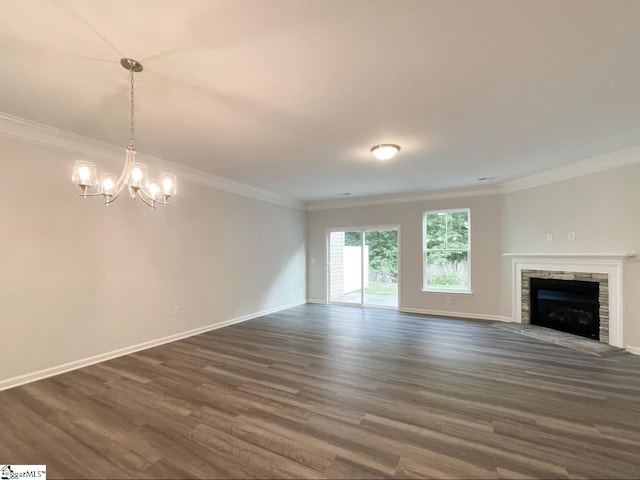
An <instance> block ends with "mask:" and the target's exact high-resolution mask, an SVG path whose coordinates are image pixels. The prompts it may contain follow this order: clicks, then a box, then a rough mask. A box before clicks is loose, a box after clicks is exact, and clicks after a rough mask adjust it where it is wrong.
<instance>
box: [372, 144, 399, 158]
mask: <svg viewBox="0 0 640 480" xmlns="http://www.w3.org/2000/svg"><path fill="white" fill-rule="evenodd" d="M399 151H400V147H399V146H398V145H394V144H392V143H382V144H380V145H376V146H375V147H372V148H371V153H373V156H374V157H376V158H377V159H378V160H383V161H384V160H391V159H392V158H393V157H395V156H396V154H397V153H398V152H399Z"/></svg>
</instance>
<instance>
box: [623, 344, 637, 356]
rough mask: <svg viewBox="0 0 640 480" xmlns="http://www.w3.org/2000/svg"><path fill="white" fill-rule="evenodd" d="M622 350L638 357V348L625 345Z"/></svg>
mask: <svg viewBox="0 0 640 480" xmlns="http://www.w3.org/2000/svg"><path fill="white" fill-rule="evenodd" d="M624 349H625V350H626V351H627V352H629V353H633V354H634V355H640V347H632V346H631V345H627V346H626V347H624Z"/></svg>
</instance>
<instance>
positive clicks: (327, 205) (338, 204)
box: [307, 186, 501, 211]
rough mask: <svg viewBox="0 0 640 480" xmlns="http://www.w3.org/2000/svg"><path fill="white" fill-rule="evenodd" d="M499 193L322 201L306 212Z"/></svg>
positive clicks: (462, 190) (477, 190) (460, 190)
mask: <svg viewBox="0 0 640 480" xmlns="http://www.w3.org/2000/svg"><path fill="white" fill-rule="evenodd" d="M499 193H501V189H500V188H499V187H498V186H491V187H484V188H457V189H449V190H435V191H431V192H415V193H401V194H397V195H378V196H375V197H362V198H349V199H340V200H324V201H317V202H309V203H308V204H307V210H310V211H314V210H331V209H334V208H352V207H368V206H371V205H388V204H390V203H409V202H419V201H424V200H436V199H440V198H459V197H478V196H482V195H496V194H499Z"/></svg>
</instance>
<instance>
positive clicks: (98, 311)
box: [0, 136, 306, 387]
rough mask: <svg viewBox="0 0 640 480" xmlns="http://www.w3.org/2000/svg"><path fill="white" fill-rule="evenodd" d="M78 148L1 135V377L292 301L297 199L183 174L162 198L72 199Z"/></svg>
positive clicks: (297, 286)
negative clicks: (262, 196) (189, 179)
mask: <svg viewBox="0 0 640 480" xmlns="http://www.w3.org/2000/svg"><path fill="white" fill-rule="evenodd" d="M77 158H78V155H74V154H72V153H70V152H69V151H66V150H59V149H54V148H51V147H45V146H40V145H33V144H29V143H25V142H23V141H19V140H15V139H11V138H8V137H2V136H0V179H1V183H2V185H1V187H0V245H1V246H2V249H1V255H2V257H1V265H2V274H1V275H0V334H1V336H2V337H1V338H2V345H3V347H2V355H1V359H0V387H1V386H2V385H3V383H2V382H3V381H5V382H4V385H5V386H7V385H9V384H10V383H11V381H9V382H7V380H8V379H12V378H14V377H18V376H21V375H27V374H31V373H33V372H37V371H40V370H43V369H48V368H52V367H56V366H58V365H61V364H65V363H67V362H74V361H78V360H81V359H85V358H87V357H91V356H94V355H99V354H103V353H105V352H110V351H113V350H117V349H121V348H126V347H130V346H132V345H137V344H140V343H143V342H148V341H152V340H155V339H159V338H162V337H165V336H169V335H173V334H178V333H180V332H185V331H189V330H192V329H197V328H200V327H205V326H207V325H213V324H216V323H220V322H223V321H227V320H230V319H234V318H237V317H241V316H245V315H252V314H255V313H258V312H263V311H266V310H272V309H277V308H281V307H285V306H291V305H293V304H297V303H301V302H303V301H304V295H305V216H306V214H305V212H304V211H301V210H297V209H293V208H289V207H285V206H280V205H276V204H273V203H267V202H263V201H260V200H255V199H252V198H248V197H244V196H240V195H236V194H232V193H227V192H223V191H219V190H215V189H213V188H209V187H205V186H202V185H199V184H195V183H185V182H184V180H183V181H182V183H181V184H179V188H180V192H179V196H178V197H176V199H175V202H174V205H172V206H171V207H167V208H158V209H156V210H154V211H151V210H150V209H148V208H147V207H146V206H144V205H142V204H139V200H135V201H134V200H131V199H130V198H129V197H128V196H124V195H123V196H122V197H121V198H120V199H119V200H117V201H116V202H115V203H114V204H112V205H110V206H109V207H105V206H103V205H102V204H101V201H100V199H98V198H88V199H86V200H84V199H82V198H79V197H77V193H78V192H79V189H78V188H77V187H75V186H74V185H72V184H71V182H70V176H71V170H72V166H73V161H74V160H76V159H77ZM93 161H95V162H96V163H97V164H98V165H102V167H104V169H110V170H115V171H117V169H119V168H120V165H117V166H114V165H113V164H112V163H109V162H104V161H101V160H99V159H94V160H93ZM149 167H150V169H153V166H152V165H150V166H149ZM178 180H179V181H180V179H178ZM174 305H180V307H181V309H180V313H179V315H178V316H175V317H174V315H173V306H174Z"/></svg>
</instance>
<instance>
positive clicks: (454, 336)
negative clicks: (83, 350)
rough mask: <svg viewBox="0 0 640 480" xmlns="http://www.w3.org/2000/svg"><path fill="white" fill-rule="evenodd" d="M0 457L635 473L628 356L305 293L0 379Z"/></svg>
mask: <svg viewBox="0 0 640 480" xmlns="http://www.w3.org/2000/svg"><path fill="white" fill-rule="evenodd" d="M3 361H6V359H3ZM0 462H7V463H26V464H47V470H48V475H49V476H50V477H51V478H59V477H68V478H71V477H75V478H78V477H81V478H98V477H107V478H143V477H152V478H189V477H190V478H194V477H199V478H215V477H236V478H237V477H253V478H255V477H260V478H269V477H278V478H284V477H295V478H309V477H311V478H318V477H325V478H350V477H351V478H354V477H355V478H381V477H403V478H413V477H418V478H521V477H538V478H540V477H543V478H594V477H595V478H623V477H629V478H638V477H640V357H637V356H632V355H625V356H621V357H612V358H597V357H592V356H589V355H587V354H583V353H579V352H576V351H573V350H569V349H565V348H563V347H559V346H556V345H552V344H546V343H542V342H540V341H538V340H534V339H531V338H528V337H524V336H520V335H517V334H514V333H510V332H507V331H503V330H500V329H497V328H495V327H492V326H491V325H490V324H487V323H480V322H470V321H459V320H444V319H432V318H428V317H421V316H416V315H406V314H400V313H397V312H394V311H387V310H374V309H359V308H349V307H337V306H321V305H307V306H302V307H297V308H293V309H290V310H287V311H284V312H280V313H277V314H274V315H269V316H267V317H263V318H260V319H257V320H253V321H250V322H245V323H242V324H239V325H235V326H232V327H227V328H224V329H220V330H216V331H213V332H210V333H207V334H203V335H199V336H197V337H192V338H189V339H186V340H182V341H179V342H175V343H171V344H167V345H164V346H161V347H157V348H154V349H150V350H146V351H144V352H140V353H137V354H133V355H128V356H126V357H121V358H118V359H115V360H111V361H109V362H105V363H102V364H98V365H94V366H91V367H88V368H84V369H82V370H77V371H74V372H71V373H67V374H64V375H60V376H57V377H54V378H50V379H47V380H42V381H39V382H36V383H32V384H30V385H26V386H23V387H19V388H15V389H12V390H8V391H5V392H0Z"/></svg>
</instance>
